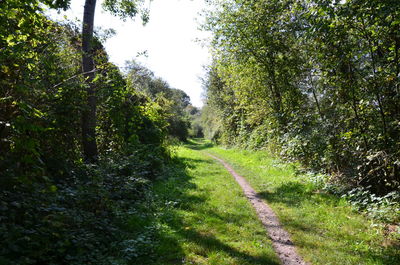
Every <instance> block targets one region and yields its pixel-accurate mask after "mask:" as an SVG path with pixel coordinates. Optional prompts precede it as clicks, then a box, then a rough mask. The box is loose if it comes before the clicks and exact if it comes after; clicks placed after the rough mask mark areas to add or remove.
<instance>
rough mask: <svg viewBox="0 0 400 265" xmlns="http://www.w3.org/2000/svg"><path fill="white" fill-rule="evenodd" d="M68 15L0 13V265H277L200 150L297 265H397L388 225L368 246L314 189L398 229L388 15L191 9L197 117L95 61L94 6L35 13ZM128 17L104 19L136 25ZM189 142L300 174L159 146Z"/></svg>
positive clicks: (137, 70) (394, 9)
mask: <svg viewBox="0 0 400 265" xmlns="http://www.w3.org/2000/svg"><path fill="white" fill-rule="evenodd" d="M69 2H70V1H69V0H7V1H0V13H1V14H2V15H1V16H0V175H1V176H0V187H1V188H0V264H7V265H8V264H21V265H22V264H24V265H25V264H118V265H124V264H165V263H168V264H175V263H182V262H190V263H204V264H208V263H211V264H213V263H215V264H237V263H238V262H239V263H240V264H256V263H258V264H276V263H277V262H278V261H277V258H276V256H275V254H274V253H273V250H272V247H271V245H270V242H269V239H268V238H267V237H265V234H264V230H263V227H262V226H261V225H260V223H259V222H258V221H257V219H256V216H255V213H254V212H253V211H252V209H251V207H250V205H249V204H248V203H247V202H246V200H245V199H244V197H243V195H242V193H241V191H240V189H239V187H238V186H235V185H236V184H235V183H234V181H233V180H232V179H231V178H230V176H229V174H228V173H227V172H226V171H224V170H223V168H222V167H221V166H219V165H218V164H215V163H214V162H212V160H211V159H210V158H206V157H205V155H204V154H201V153H199V152H198V151H199V150H200V149H208V150H209V151H211V152H214V153H216V154H218V155H221V156H225V157H226V158H228V159H232V163H234V162H235V161H234V160H236V161H238V164H239V166H238V169H239V170H243V172H244V173H246V175H248V177H249V180H250V181H251V182H252V185H254V186H255V187H256V189H257V190H258V191H259V192H260V194H261V195H263V198H264V199H266V200H269V201H270V202H271V204H272V205H273V206H274V207H275V208H276V211H277V212H278V214H279V215H280V217H281V218H282V221H283V225H286V226H287V227H289V230H290V229H291V230H290V232H291V233H292V234H293V235H294V236H295V237H294V238H295V241H296V243H298V244H299V247H300V249H302V250H301V251H302V254H303V255H304V256H305V257H306V259H307V260H309V261H313V262H315V263H317V264H318V263H319V264H328V263H329V262H332V260H333V261H336V260H338V262H339V263H340V262H344V261H346V260H348V259H350V258H351V257H353V258H352V260H353V263H352V264H359V262H365V264H375V263H374V262H376V261H378V263H376V264H391V263H392V264H394V263H396V262H397V261H398V247H397V246H398V245H396V244H397V243H394V242H395V240H397V241H398V236H397V237H396V236H393V235H390V236H388V238H387V240H386V239H385V240H383V239H382V238H383V235H385V236H386V235H389V234H390V233H391V232H393V231H394V230H395V229H397V230H398V229H399V228H398V225H397V226H396V225H386V226H384V227H383V228H382V227H380V228H377V229H375V230H373V231H374V233H373V234H372V233H371V232H370V231H369V230H368V229H369V228H370V227H371V226H370V224H369V223H368V222H365V221H366V219H365V218H364V217H363V216H360V215H358V214H356V213H352V212H351V211H350V208H349V207H348V204H347V202H346V201H345V199H340V198H338V197H337V196H331V195H327V194H326V193H323V192H321V193H320V191H321V190H323V189H325V190H328V191H331V192H338V193H339V194H345V195H344V196H345V197H346V198H347V199H349V200H350V201H352V202H353V204H354V205H355V206H356V207H358V209H368V210H369V214H370V215H371V216H373V217H376V218H377V219H380V220H382V221H385V222H387V223H394V222H398V221H399V218H400V217H399V214H398V211H399V208H400V206H399V205H400V202H399V200H400V194H399V189H400V160H399V157H400V151H399V150H400V98H399V97H400V94H399V89H400V88H399V85H400V84H399V77H400V64H399V63H400V62H399V49H400V35H399V34H400V19H399V18H400V11H399V10H400V3H399V1H396V0H379V1H378V0H364V1H358V0H348V1H331V0H301V1H290V0H258V1H248V0H225V1H220V0H212V1H208V2H209V3H210V5H211V6H212V8H211V9H210V11H208V12H207V13H206V18H207V20H206V23H205V25H204V28H205V29H206V30H210V31H211V32H212V33H213V34H214V39H213V41H212V43H211V46H212V50H213V63H212V64H211V65H210V67H209V68H208V74H207V78H206V79H205V87H206V105H205V106H204V108H203V109H202V110H201V111H200V110H199V109H198V108H196V107H194V106H192V105H191V103H190V98H189V97H188V95H187V94H186V93H185V92H183V91H182V90H179V89H174V88H172V87H171V86H170V85H169V84H168V83H167V82H165V81H164V80H163V79H161V78H159V77H157V76H155V74H154V73H153V72H152V71H151V70H150V69H147V68H146V67H144V66H143V65H141V64H140V63H138V62H136V61H130V62H128V63H127V64H126V67H125V68H124V70H121V69H119V68H118V67H116V66H115V65H114V64H112V63H111V62H110V61H109V58H108V55H107V53H106V51H105V49H104V47H103V41H104V39H106V38H107V36H108V32H107V31H104V32H103V31H101V30H98V31H97V32H95V31H94V30H93V28H94V27H93V26H94V25H93V16H94V10H95V8H96V1H95V0H86V1H85V7H84V8H85V11H87V12H84V13H85V15H84V16H85V17H84V19H83V21H84V23H83V25H77V24H75V23H73V22H69V21H65V22H63V23H56V22H54V21H52V20H51V19H50V18H48V17H46V16H45V15H44V10H45V9H48V8H53V9H67V8H68V6H69ZM144 2H145V0H106V1H103V7H104V9H105V10H106V11H108V12H111V13H112V14H114V15H116V16H119V17H122V18H123V19H125V18H133V17H135V16H137V15H140V16H141V18H142V20H143V21H144V22H146V21H147V20H148V19H149V17H148V10H147V9H145V8H143V6H144V5H143V3H144ZM127 59H129V58H127ZM203 136H205V137H208V138H210V139H212V140H214V141H215V142H217V143H221V144H224V145H230V146H236V147H240V148H249V149H267V150H268V151H270V153H273V154H275V155H281V156H282V157H285V158H288V159H290V160H296V161H299V162H300V163H301V164H302V165H303V166H304V167H305V168H308V169H311V170H313V173H309V175H302V177H301V178H299V177H298V176H297V175H296V174H295V172H294V170H293V169H290V170H289V169H287V168H284V169H282V170H280V171H279V172H278V173H276V172H275V173H276V174H275V173H274V172H271V171H270V168H275V167H276V163H275V162H276V161H274V160H272V159H271V158H270V157H269V156H268V157H267V158H265V157H263V156H264V155H265V152H251V153H249V152H247V153H246V151H241V150H238V149H233V150H223V149H221V148H211V147H210V146H208V145H207V144H205V145H199V144H197V143H195V142H191V144H189V145H187V146H186V147H176V145H177V144H178V143H179V142H182V141H187V140H188V138H190V137H203ZM188 147H189V148H188ZM196 149H197V150H196ZM242 152H243V153H242ZM250 154H252V155H250ZM259 163H263V164H262V165H260V164H259ZM250 165H251V167H253V168H254V172H256V174H254V173H253V171H252V169H251V168H249V166H250ZM235 166H237V165H235ZM264 167H265V168H264ZM282 167H283V166H282ZM264 169H265V170H264ZM248 172H249V174H247V173H248ZM321 172H322V173H328V174H326V175H321V174H314V173H321ZM272 173H274V174H275V175H274V174H272ZM266 175H268V176H270V175H271V176H270V177H269V178H268V177H265V176H266ZM266 182H268V185H269V188H268V190H265V185H266V184H265V183H266ZM289 184H290V185H289ZM227 189H228V190H230V191H232V192H233V193H227V192H226V190H227ZM262 192H265V194H262ZM279 192H280V193H279ZM297 199H299V200H301V201H295V200H297ZM229 200H232V201H229ZM274 200H275V201H274ZM316 204H319V206H318V210H317V211H314V207H315V205H316ZM327 209H329V210H327ZM335 218H336V219H335ZM347 219H351V221H348V220H347ZM299 223H303V228H304V229H303V230H302V229H301V227H300V229H297V228H298V227H299ZM315 224H319V225H320V227H318V226H316V225H315ZM292 226H293V227H292ZM342 227H345V228H346V229H347V230H344V231H345V232H343V231H341V230H340V229H341V228H342ZM296 229H297V230H296ZM310 231H311V232H310ZM320 231H322V232H320ZM347 231H349V232H348V233H346V232H347ZM321 234H322V235H325V234H328V235H331V237H332V238H333V239H332V238H331V239H330V240H324V238H322V237H323V236H321V238H317V237H318V236H320V235H321ZM341 237H346V238H345V240H344V239H343V240H340V239H341ZM336 239H337V240H338V241H340V242H339V243H337V242H336ZM315 240H320V241H322V243H321V244H319V245H318V244H316V245H315V248H318V251H316V253H318V254H315V255H313V254H311V251H313V250H314V246H313V245H311V243H310V242H313V241H315ZM346 240H347V241H346ZM307 244H308V246H306V245H307ZM383 244H388V245H390V246H389V247H386V246H383ZM266 246H267V247H266ZM335 246H336V247H337V246H339V247H337V248H336V249H334V250H335V251H341V255H338V256H336V255H335V253H336V252H335V251H332V252H331V253H329V255H325V254H326V253H324V251H327V249H328V250H330V249H331V248H333V247H335ZM392 246H394V247H392ZM327 247H328V248H327ZM349 249H350V250H349ZM396 251H397V252H396ZM354 253H356V255H354ZM364 254H365V255H366V256H365V255H364ZM365 257H367V258H365Z"/></svg>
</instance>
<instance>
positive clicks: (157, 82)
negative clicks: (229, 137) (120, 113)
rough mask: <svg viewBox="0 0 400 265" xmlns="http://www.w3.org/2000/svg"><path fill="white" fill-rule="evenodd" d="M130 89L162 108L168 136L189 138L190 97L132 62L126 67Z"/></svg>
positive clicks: (182, 138)
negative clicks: (187, 110)
mask: <svg viewBox="0 0 400 265" xmlns="http://www.w3.org/2000/svg"><path fill="white" fill-rule="evenodd" d="M126 71H127V80H128V87H130V88H133V89H136V90H137V91H140V92H142V93H143V94H144V95H146V96H148V97H149V98H150V99H151V100H152V101H153V102H155V104H157V105H158V106H160V111H162V113H163V116H164V117H166V118H167V122H168V124H167V125H166V129H167V131H168V134H169V135H170V136H172V137H175V138H177V139H179V140H180V141H186V139H187V137H188V136H189V128H190V121H189V115H188V113H187V112H186V111H185V109H186V108H187V107H189V106H191V105H190V98H189V96H188V95H187V94H186V93H185V92H184V91H182V90H180V89H174V88H171V87H170V86H169V84H168V83H167V82H165V81H164V80H162V79H161V78H158V77H155V76H154V74H153V72H151V71H150V70H149V69H147V68H145V67H144V66H142V65H140V64H138V63H136V62H135V61H131V62H129V63H128V64H127V66H126Z"/></svg>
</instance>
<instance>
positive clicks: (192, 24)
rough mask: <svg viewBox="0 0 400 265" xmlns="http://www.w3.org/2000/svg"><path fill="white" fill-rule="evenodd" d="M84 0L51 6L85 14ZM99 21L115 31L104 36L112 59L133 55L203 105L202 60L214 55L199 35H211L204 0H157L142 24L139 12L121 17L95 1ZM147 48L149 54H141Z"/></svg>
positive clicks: (79, 16)
mask: <svg viewBox="0 0 400 265" xmlns="http://www.w3.org/2000/svg"><path fill="white" fill-rule="evenodd" d="M84 2H85V1H84V0H72V1H71V8H70V10H68V11H67V12H60V13H59V14H57V13H56V12H55V11H53V12H50V14H51V16H52V17H53V18H56V19H57V20H63V19H64V16H67V18H68V19H69V20H73V21H74V20H76V19H79V20H80V21H81V20H82V14H83V5H84ZM97 2H98V3H97V6H96V14H95V22H94V23H95V26H96V27H101V28H102V29H103V30H105V29H109V28H112V29H114V30H115V31H116V34H115V35H114V36H113V37H111V38H109V39H108V40H107V41H106V42H105V47H106V51H107V53H108V54H109V56H110V61H111V62H113V63H115V64H116V65H118V66H119V67H123V66H124V64H125V61H127V60H132V59H135V60H136V61H138V62H140V63H141V64H143V65H144V66H146V67H147V68H149V69H150V70H151V71H153V72H154V74H155V75H156V76H158V77H161V78H162V79H164V80H166V81H167V82H168V83H169V84H170V86H171V87H173V88H177V89H181V90H183V91H185V92H186V93H187V94H188V95H189V96H190V98H191V101H192V104H193V105H195V106H197V107H201V106H202V105H203V103H202V99H201V94H202V85H201V77H202V76H204V74H205V73H204V70H203V66H205V65H207V64H208V63H209V61H210V55H209V52H208V49H207V48H206V47H203V45H201V44H200V43H199V42H198V41H196V40H197V39H200V40H204V39H207V38H210V34H209V33H207V32H202V31H200V30H199V29H198V28H199V21H201V16H200V15H199V13H200V12H201V10H202V9H204V8H205V3H204V0H153V1H151V3H150V20H149V22H148V23H147V24H146V25H145V26H143V25H142V22H141V19H140V17H137V18H136V19H135V20H134V21H132V20H129V19H128V20H126V21H125V22H123V21H122V20H121V19H119V18H117V17H114V16H112V15H110V14H109V13H107V12H104V11H103V10H102V8H101V3H102V0H98V1H97ZM144 51H146V54H147V55H146V56H144V55H139V54H140V53H143V52H144Z"/></svg>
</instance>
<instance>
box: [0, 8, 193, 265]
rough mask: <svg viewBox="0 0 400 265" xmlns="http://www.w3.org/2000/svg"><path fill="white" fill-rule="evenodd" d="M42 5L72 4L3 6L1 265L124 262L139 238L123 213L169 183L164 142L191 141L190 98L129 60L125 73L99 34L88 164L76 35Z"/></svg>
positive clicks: (84, 94) (0, 30)
mask: <svg viewBox="0 0 400 265" xmlns="http://www.w3.org/2000/svg"><path fill="white" fill-rule="evenodd" d="M114 2H115V1H114ZM42 4H49V5H50V6H51V7H56V8H62V7H67V5H68V1H42V3H39V1H19V0H11V1H1V3H0V13H1V14H2V16H1V18H0V25H1V26H0V50H1V52H0V86H1V90H0V150H1V151H0V172H1V178H0V186H1V191H0V201H1V204H0V220H1V221H0V242H1V244H0V245H1V247H0V264H89V263H95V264H114V263H113V262H117V261H118V260H122V261H121V262H120V263H118V264H125V263H126V262H129V261H131V260H132V259H134V258H135V255H136V254H135V253H133V252H132V251H129V247H130V245H129V244H127V243H126V242H127V241H129V240H134V239H137V236H138V235H136V234H134V233H130V232H129V229H128V228H129V226H128V225H127V222H128V220H127V218H126V216H127V214H128V213H131V212H132V211H138V209H140V207H139V206H140V205H141V204H143V203H145V201H146V200H147V196H148V195H147V193H148V189H149V183H150V181H152V180H154V179H156V178H158V177H160V176H162V175H163V174H164V171H165V167H166V165H167V164H168V163H169V160H170V156H169V148H168V142H170V141H171V139H173V138H176V137H177V138H179V139H181V140H185V139H186V137H187V136H188V130H189V123H188V119H189V118H188V115H187V112H186V111H185V110H184V109H185V108H186V107H188V106H190V99H189V97H188V96H187V95H186V94H185V93H184V92H183V91H180V90H176V89H172V88H170V87H169V85H168V84H167V83H166V82H164V81H162V80H160V79H158V78H156V77H154V76H153V75H150V74H149V75H147V76H146V78H145V79H143V75H141V73H139V72H137V66H138V65H137V64H135V63H132V64H130V65H128V67H127V70H126V72H125V73H122V72H121V71H120V70H119V69H118V68H117V67H116V66H114V65H113V64H112V63H110V62H109V61H108V57H107V54H106V52H105V50H104V48H103V46H102V43H101V41H100V40H101V39H103V38H104V37H105V36H104V34H102V33H101V32H97V33H95V37H94V38H93V39H92V43H91V45H92V50H93V54H92V55H93V59H94V63H95V65H96V67H95V68H94V69H93V71H92V72H93V73H95V75H94V78H93V80H91V83H90V87H94V88H95V92H96V120H97V123H96V127H95V129H96V134H95V137H96V138H95V139H94V140H95V143H96V144H97V149H98V154H97V157H96V163H85V161H86V162H90V161H87V160H86V159H85V158H86V157H85V155H84V148H83V146H82V142H83V141H84V139H83V138H82V117H83V113H84V112H86V111H87V109H88V105H87V104H86V102H87V99H88V94H87V87H88V83H87V76H86V73H83V72H82V65H81V57H82V50H81V39H82V38H81V36H82V35H81V33H80V30H79V28H78V26H76V25H75V24H73V23H69V22H65V23H64V24H57V23H55V22H53V21H51V20H50V19H48V18H46V17H45V16H44V15H43V12H42V8H43V7H44V6H42ZM141 69H143V70H145V69H144V68H143V67H142V68H141ZM146 71H147V72H149V71H148V70H146ZM141 78H142V79H141ZM139 79H140V82H139V81H138V80H139ZM92 161H93V160H92ZM127 249H128V250H127ZM132 253H133V254H132Z"/></svg>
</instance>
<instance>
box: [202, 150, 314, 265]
mask: <svg viewBox="0 0 400 265" xmlns="http://www.w3.org/2000/svg"><path fill="white" fill-rule="evenodd" d="M207 155H208V156H210V157H212V158H213V159H215V160H217V161H219V162H220V163H221V164H222V165H224V167H225V168H226V169H227V170H228V171H229V173H230V174H231V175H232V176H233V177H234V178H235V180H236V181H237V182H238V183H239V185H240V186H241V187H242V189H243V192H244V194H245V196H246V197H247V199H248V200H249V201H250V202H251V204H252V205H253V207H254V209H255V210H256V212H257V215H258V217H259V219H260V221H261V222H262V224H263V225H264V227H265V228H266V230H267V233H268V236H269V237H270V239H271V241H272V245H273V247H274V249H275V252H276V253H277V254H278V256H279V258H280V260H281V262H282V264H283V265H299V264H301V265H307V263H306V262H304V261H303V259H302V258H301V257H300V256H299V255H298V254H297V252H296V247H295V246H294V244H293V242H292V240H291V239H290V236H289V233H288V232H287V231H286V230H285V229H283V228H282V226H281V224H280V223H279V220H278V217H277V216H276V215H275V213H274V211H273V210H272V209H271V207H269V206H268V205H267V204H266V203H265V202H264V201H263V200H262V199H261V198H260V197H259V196H258V195H257V193H256V191H255V190H254V189H253V188H252V187H251V186H250V184H249V183H248V182H247V181H246V180H245V179H244V178H243V177H242V176H240V175H239V174H237V173H236V172H235V171H234V170H233V169H232V167H231V166H230V165H229V164H228V163H226V162H225V161H224V160H222V159H220V158H218V157H216V156H213V155H211V154H209V153H207Z"/></svg>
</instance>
